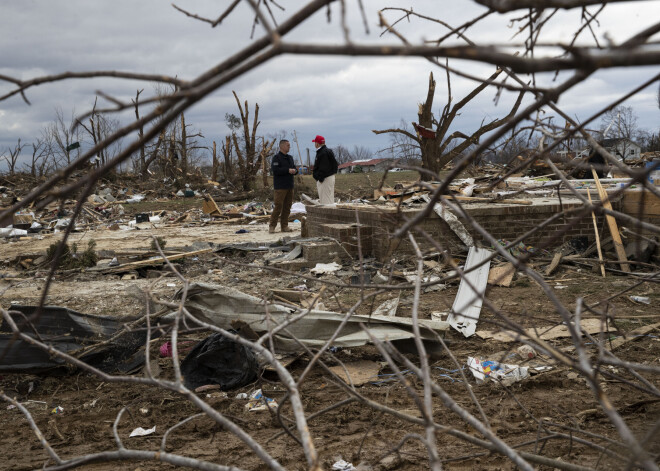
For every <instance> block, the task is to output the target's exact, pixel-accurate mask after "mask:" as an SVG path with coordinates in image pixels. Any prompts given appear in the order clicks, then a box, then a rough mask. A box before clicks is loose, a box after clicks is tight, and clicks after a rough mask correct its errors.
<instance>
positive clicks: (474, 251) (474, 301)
mask: <svg viewBox="0 0 660 471" xmlns="http://www.w3.org/2000/svg"><path fill="white" fill-rule="evenodd" d="M492 253H493V252H491V251H490V250H488V249H484V248H480V247H474V246H473V247H470V250H469V252H468V256H467V260H466V262H465V269H464V271H468V270H470V269H471V268H472V267H475V266H478V265H479V264H481V266H480V267H479V268H476V269H474V270H471V271H470V272H469V273H467V274H466V275H465V276H464V277H463V279H462V280H461V283H460V285H458V293H456V298H455V299H454V305H453V306H452V309H451V313H450V314H449V318H448V319H447V321H448V322H449V325H451V326H452V327H453V328H454V329H456V330H458V331H459V332H461V333H462V334H463V335H465V336H466V337H470V336H471V335H474V332H475V331H476V330H477V321H478V320H479V315H480V314H481V305H482V299H483V295H484V293H485V292H486V285H487V284H488V272H489V271H490V261H488V262H486V263H483V261H484V260H486V259H487V258H488V257H490V255H491V254H492Z"/></svg>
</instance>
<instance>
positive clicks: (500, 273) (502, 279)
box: [488, 262, 516, 288]
mask: <svg viewBox="0 0 660 471" xmlns="http://www.w3.org/2000/svg"><path fill="white" fill-rule="evenodd" d="M515 274H516V269H515V268H514V267H513V263H511V262H509V263H505V264H503V265H499V266H497V267H493V268H491V269H490V272H489V273H488V284H489V285H497V286H504V287H505V288H508V287H509V286H511V282H512V281H513V275H515Z"/></svg>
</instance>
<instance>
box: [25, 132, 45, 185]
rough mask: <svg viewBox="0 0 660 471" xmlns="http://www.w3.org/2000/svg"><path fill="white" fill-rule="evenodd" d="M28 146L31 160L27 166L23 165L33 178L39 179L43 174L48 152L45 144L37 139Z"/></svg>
mask: <svg viewBox="0 0 660 471" xmlns="http://www.w3.org/2000/svg"><path fill="white" fill-rule="evenodd" d="M30 146H31V147H32V159H31V160H30V163H29V164H27V163H26V164H24V167H25V168H26V169H27V171H28V172H30V175H32V176H33V177H41V176H43V174H44V170H45V161H46V159H47V157H48V152H49V149H48V146H47V142H46V141H45V140H44V139H41V138H37V139H36V140H35V141H34V142H32V144H30Z"/></svg>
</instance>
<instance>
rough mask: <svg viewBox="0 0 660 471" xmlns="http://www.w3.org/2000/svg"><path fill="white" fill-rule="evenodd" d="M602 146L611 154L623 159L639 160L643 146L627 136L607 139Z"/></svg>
mask: <svg viewBox="0 0 660 471" xmlns="http://www.w3.org/2000/svg"><path fill="white" fill-rule="evenodd" d="M602 146H603V147H604V148H605V150H607V151H608V152H609V153H610V154H612V155H614V156H616V157H618V158H620V159H622V160H624V161H625V160H637V159H639V158H640V157H641V156H642V153H641V152H642V148H641V147H640V146H639V145H638V144H635V143H634V142H633V141H631V140H630V139H628V138H626V137H617V138H613V139H605V140H604V141H603V144H602Z"/></svg>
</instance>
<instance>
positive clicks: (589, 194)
mask: <svg viewBox="0 0 660 471" xmlns="http://www.w3.org/2000/svg"><path fill="white" fill-rule="evenodd" d="M587 196H588V197H589V203H592V201H591V191H588V192H587ZM591 217H592V218H593V220H594V232H595V233H596V248H597V249H598V262H599V263H600V271H601V273H602V274H603V278H605V265H604V264H603V251H602V249H601V248H600V234H598V222H597V220H596V213H594V212H593V211H591Z"/></svg>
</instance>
